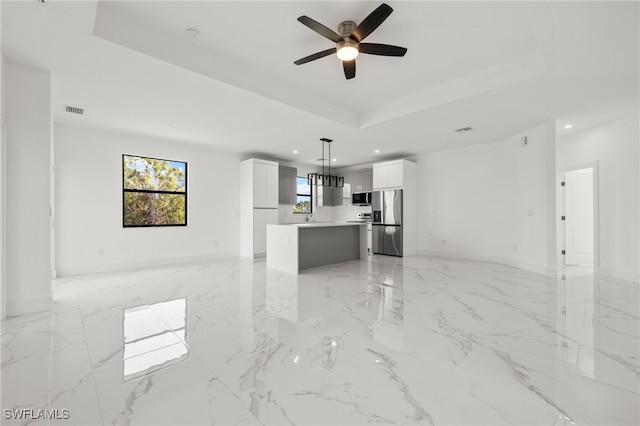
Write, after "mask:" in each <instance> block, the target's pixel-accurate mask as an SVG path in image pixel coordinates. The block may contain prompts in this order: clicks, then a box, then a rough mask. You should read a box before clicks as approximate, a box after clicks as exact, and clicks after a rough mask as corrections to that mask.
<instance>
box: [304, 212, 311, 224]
mask: <svg viewBox="0 0 640 426" xmlns="http://www.w3.org/2000/svg"><path fill="white" fill-rule="evenodd" d="M309 216H311V213H310V212H305V214H304V221H305V222H309Z"/></svg>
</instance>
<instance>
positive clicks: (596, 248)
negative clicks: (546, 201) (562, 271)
mask: <svg viewBox="0 0 640 426" xmlns="http://www.w3.org/2000/svg"><path fill="white" fill-rule="evenodd" d="M589 168H591V169H593V181H592V185H593V271H594V272H597V271H598V269H599V268H600V238H599V235H600V231H599V225H598V224H599V223H600V213H599V211H598V210H599V209H598V206H599V205H600V202H599V194H598V182H599V181H600V180H599V174H598V161H591V162H588V163H581V164H575V165H571V166H565V167H559V168H558V169H557V170H556V188H557V191H556V195H557V196H556V205H557V206H558V208H557V214H556V231H557V235H558V240H557V246H558V249H557V250H556V252H557V257H558V259H557V262H558V266H559V267H562V268H564V267H565V266H566V265H565V263H564V259H565V258H564V255H563V254H562V250H564V249H565V246H566V231H565V221H563V220H562V219H561V216H563V215H565V208H566V206H565V202H566V200H565V192H564V188H565V187H563V186H561V182H563V181H564V174H565V173H567V172H573V171H576V170H581V169H589Z"/></svg>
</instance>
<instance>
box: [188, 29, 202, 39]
mask: <svg viewBox="0 0 640 426" xmlns="http://www.w3.org/2000/svg"><path fill="white" fill-rule="evenodd" d="M185 31H186V32H187V36H189V37H190V38H196V37H198V36H199V35H200V30H199V29H197V28H196V27H189V28H186V29H185Z"/></svg>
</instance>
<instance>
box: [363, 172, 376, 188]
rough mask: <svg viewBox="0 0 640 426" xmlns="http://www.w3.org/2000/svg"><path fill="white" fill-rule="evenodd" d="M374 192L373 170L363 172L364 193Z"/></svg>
mask: <svg viewBox="0 0 640 426" xmlns="http://www.w3.org/2000/svg"><path fill="white" fill-rule="evenodd" d="M371 191H373V170H372V169H369V170H364V171H363V172H362V192H371Z"/></svg>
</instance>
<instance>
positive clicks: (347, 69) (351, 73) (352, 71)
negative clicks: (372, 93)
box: [342, 59, 356, 80]
mask: <svg viewBox="0 0 640 426" xmlns="http://www.w3.org/2000/svg"><path fill="white" fill-rule="evenodd" d="M342 67H343V68H344V76H345V77H347V80H351V79H352V78H353V77H355V76H356V60H355V59H352V60H350V61H342Z"/></svg>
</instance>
